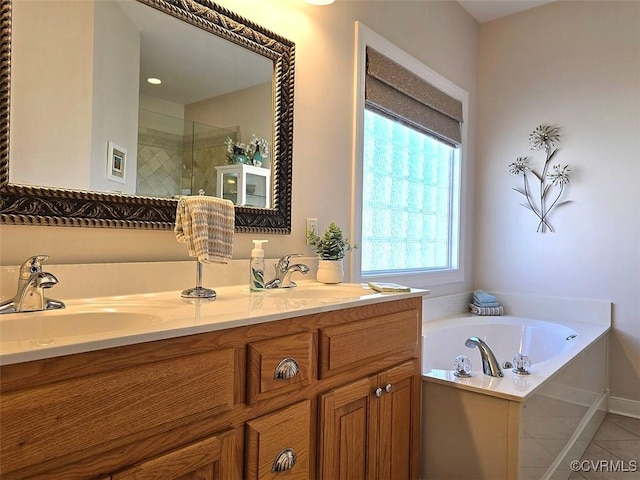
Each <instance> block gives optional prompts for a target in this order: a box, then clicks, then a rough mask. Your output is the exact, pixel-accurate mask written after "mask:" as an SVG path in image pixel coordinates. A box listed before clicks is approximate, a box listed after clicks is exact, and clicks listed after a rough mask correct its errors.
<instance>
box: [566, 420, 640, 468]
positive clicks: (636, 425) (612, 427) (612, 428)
mask: <svg viewBox="0 0 640 480" xmlns="http://www.w3.org/2000/svg"><path fill="white" fill-rule="evenodd" d="M634 462H635V463H634ZM578 469H579V471H578V472H575V473H572V474H571V476H570V477H569V480H585V479H586V480H640V419H637V418H631V417H624V416H621V415H616V414H613V413H609V414H608V415H607V416H606V417H605V419H604V421H603V422H602V425H601V426H600V429H599V430H598V432H597V433H596V435H595V437H594V438H593V440H592V441H591V443H590V444H589V447H588V448H587V450H586V451H585V452H584V455H583V456H582V462H581V463H580V466H579V467H578ZM615 470H618V471H615ZM621 470H622V471H621Z"/></svg>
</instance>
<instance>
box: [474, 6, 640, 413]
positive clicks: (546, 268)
mask: <svg viewBox="0 0 640 480" xmlns="http://www.w3.org/2000/svg"><path fill="white" fill-rule="evenodd" d="M479 63H480V67H479V84H478V85H479V87H478V97H479V99H480V102H479V109H478V112H479V114H478V150H477V152H478V159H477V160H478V163H477V187H476V188H477V196H476V202H477V203H476V210H475V216H476V240H477V241H476V243H475V285H476V287H478V288H480V287H481V288H484V289H488V290H492V289H493V290H497V291H508V292H515V293H525V294H526V293H532V294H541V295H554V296H567V297H578V298H590V299H602V300H609V301H611V302H613V304H614V311H613V328H614V330H613V335H612V338H611V343H610V362H611V364H610V385H611V394H612V395H613V396H615V397H621V398H624V399H630V400H637V401H640V277H639V276H640V216H639V214H638V207H639V206H640V188H638V181H639V179H640V161H639V160H638V158H639V157H638V155H639V154H638V152H639V151H640V3H638V2H617V1H593V2H573V1H567V2H565V1H562V2H557V3H553V4H549V5H546V6H543V7H540V8H537V9H534V10H529V11H526V12H522V13H520V14H517V15H513V16H510V17H506V18H504V19H501V20H496V21H493V22H490V23H487V24H483V25H482V26H481V28H480V62H479ZM539 124H553V125H557V126H560V127H561V131H562V142H561V144H560V148H561V150H560V151H559V152H558V153H557V155H556V157H555V160H554V163H555V162H558V163H562V164H565V163H567V164H569V165H570V168H571V170H572V171H571V188H570V189H569V191H568V192H567V196H566V198H567V199H570V200H572V201H573V203H572V204H569V205H567V206H564V207H562V208H561V209H559V210H557V212H556V213H555V214H554V215H553V216H552V217H551V219H550V220H551V222H552V225H553V226H554V228H555V229H556V232H555V233H545V234H540V233H536V226H537V220H536V218H535V217H534V215H533V214H532V213H531V212H530V211H528V210H526V209H525V208H523V207H521V206H520V205H519V203H520V201H521V198H522V197H521V196H520V195H519V194H518V193H516V192H514V191H513V190H511V188H512V187H519V186H521V183H520V182H521V181H522V177H515V176H512V175H510V174H509V173H508V169H507V165H508V164H509V163H511V162H513V161H514V160H515V158H516V157H518V156H524V155H530V156H531V158H532V160H533V162H534V165H536V166H540V165H541V163H542V162H543V160H544V158H543V154H542V153H541V152H531V151H530V150H529V143H528V136H529V133H530V132H531V131H533V129H534V128H535V127H536V126H538V125H539Z"/></svg>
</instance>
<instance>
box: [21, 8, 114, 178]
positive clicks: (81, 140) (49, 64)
mask: <svg viewBox="0 0 640 480" xmlns="http://www.w3.org/2000/svg"><path fill="white" fill-rule="evenodd" d="M12 8H13V12H12V22H13V24H12V28H13V33H14V38H15V41H14V43H13V44H12V59H11V62H12V63H11V75H12V82H11V138H10V157H11V158H21V159H23V160H25V161H21V162H20V163H19V164H18V165H17V166H16V168H14V167H13V165H12V166H11V169H10V180H11V182H12V183H26V184H35V185H44V186H53V185H57V186H59V187H62V188H73V189H83V190H86V189H88V188H89V165H88V163H87V161H86V160H87V158H89V157H90V152H91V109H92V102H91V95H92V88H93V70H92V69H91V68H87V66H91V65H92V63H93V26H94V24H93V4H92V3H90V2H84V3H75V2H73V3H70V2H67V3H65V2H64V1H60V2H58V1H48V2H42V1H34V2H14V5H13V6H12ZM34 137H37V138H38V141H34ZM105 156H106V155H105ZM52 179H55V180H54V181H52Z"/></svg>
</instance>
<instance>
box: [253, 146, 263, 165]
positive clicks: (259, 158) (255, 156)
mask: <svg viewBox="0 0 640 480" xmlns="http://www.w3.org/2000/svg"><path fill="white" fill-rule="evenodd" d="M253 164H254V165H255V166H256V167H261V166H262V155H261V154H260V149H256V151H255V153H254V154H253Z"/></svg>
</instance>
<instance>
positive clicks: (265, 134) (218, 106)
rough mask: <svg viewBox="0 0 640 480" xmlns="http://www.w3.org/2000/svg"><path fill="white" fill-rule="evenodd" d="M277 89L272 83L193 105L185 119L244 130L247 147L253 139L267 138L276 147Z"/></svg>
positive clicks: (188, 108)
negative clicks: (275, 103) (275, 94)
mask: <svg viewBox="0 0 640 480" xmlns="http://www.w3.org/2000/svg"><path fill="white" fill-rule="evenodd" d="M272 112H273V88H272V85H271V82H266V83H261V84H259V85H254V86H253V87H248V88H243V89H242V90H237V91H235V92H231V93H227V94H225V95H220V96H217V97H213V98H210V99H208V100H203V101H201V102H196V103H191V104H189V105H186V106H185V118H188V119H189V120H191V121H193V122H200V123H204V124H205V125H213V126H216V127H219V128H225V129H228V130H231V131H235V129H236V128H237V127H238V126H240V137H239V138H238V139H237V140H238V141H240V142H243V143H249V142H250V141H251V135H252V134H254V133H255V134H256V136H258V137H260V138H264V139H266V140H267V141H268V142H269V145H271V146H273V135H272V134H271V132H273V113H272Z"/></svg>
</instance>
